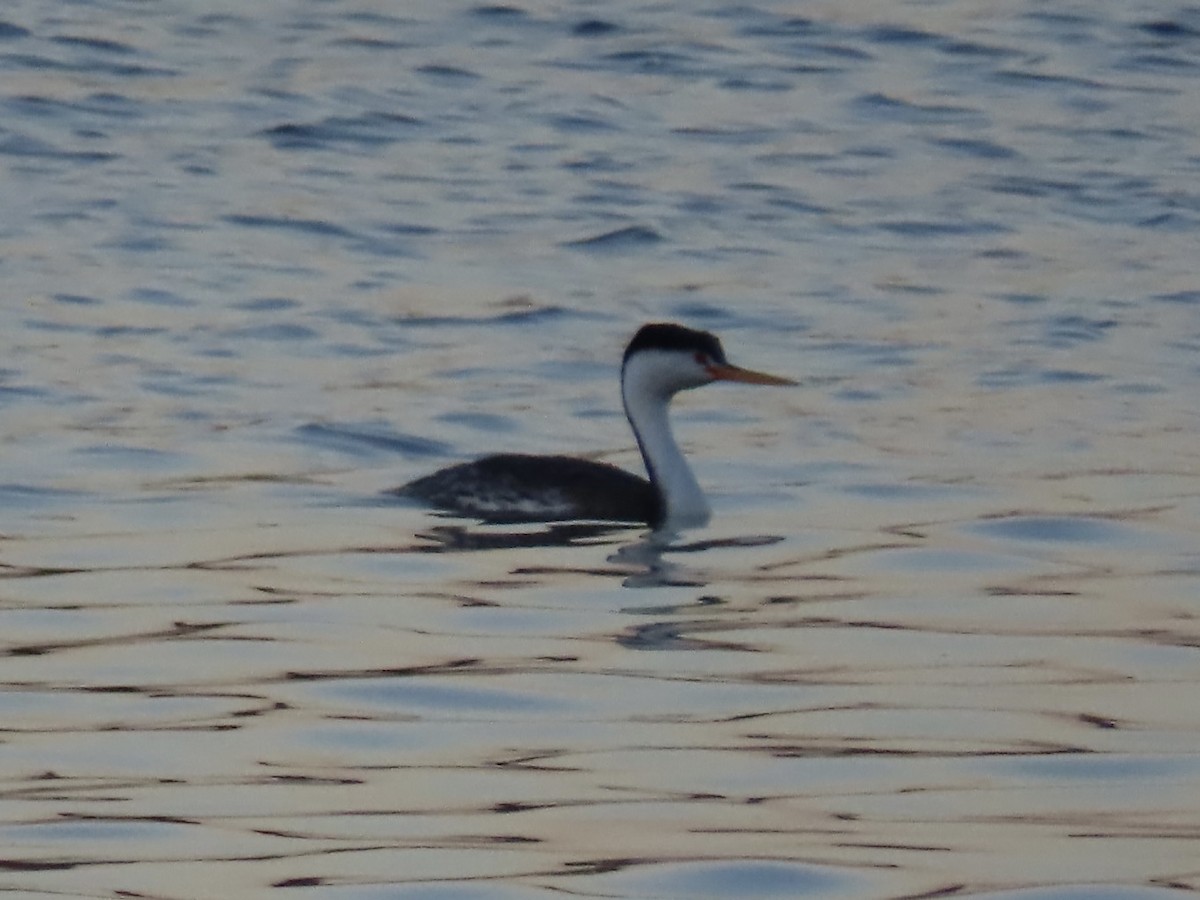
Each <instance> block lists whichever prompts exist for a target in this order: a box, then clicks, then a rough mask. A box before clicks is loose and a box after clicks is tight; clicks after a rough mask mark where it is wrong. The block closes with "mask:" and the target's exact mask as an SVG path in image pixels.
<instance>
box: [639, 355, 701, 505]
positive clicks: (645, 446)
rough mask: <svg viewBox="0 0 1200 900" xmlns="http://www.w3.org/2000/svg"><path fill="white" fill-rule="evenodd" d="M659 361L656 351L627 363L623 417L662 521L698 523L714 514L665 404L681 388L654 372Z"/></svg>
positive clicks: (667, 403) (668, 402) (667, 404)
mask: <svg viewBox="0 0 1200 900" xmlns="http://www.w3.org/2000/svg"><path fill="white" fill-rule="evenodd" d="M657 362H658V361H657V360H656V359H654V354H645V353H643V354H639V355H638V356H636V357H634V358H632V359H630V360H629V362H628V363H627V364H626V366H625V372H624V373H623V377H622V379H621V395H622V399H623V400H624V401H625V415H626V416H628V417H629V424H630V425H631V426H632V427H633V433H634V435H635V436H636V437H637V442H638V447H639V448H640V449H641V451H642V459H643V460H644V461H645V463H646V472H647V474H648V475H649V476H650V481H651V483H653V485H654V486H655V489H656V490H657V491H658V493H659V496H660V498H661V499H662V502H663V505H664V507H665V513H666V515H665V519H664V522H663V525H670V526H674V527H699V526H701V525H704V524H706V523H707V522H708V519H709V516H710V514H711V512H710V510H709V507H708V501H707V500H705V499H704V491H702V490H701V489H700V485H699V483H698V482H697V481H696V476H695V475H693V474H692V468H691V466H689V465H688V461H687V459H686V458H685V457H684V455H683V451H682V450H680V449H679V445H678V444H677V443H675V436H674V435H673V434H672V433H671V423H670V421H669V420H668V418H667V407H668V406H669V404H670V402H671V397H672V395H673V394H674V393H675V391H676V390H678V386H677V385H674V384H671V383H669V382H668V383H664V379H662V378H661V377H659V373H658V372H656V371H655V370H656V368H657Z"/></svg>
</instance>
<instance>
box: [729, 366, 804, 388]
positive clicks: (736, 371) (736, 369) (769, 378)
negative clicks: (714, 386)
mask: <svg viewBox="0 0 1200 900" xmlns="http://www.w3.org/2000/svg"><path fill="white" fill-rule="evenodd" d="M708 371H709V374H711V375H712V377H713V378H715V379H717V380H718V381H740V382H742V383H743V384H778V385H786V384H799V382H796V381H792V379H790V378H780V377H778V376H777V375H768V374H767V373H766V372H755V371H754V370H753V369H743V368H742V367H741V366H731V365H728V364H725V365H722V364H719V363H714V364H712V365H710V366H709V367H708Z"/></svg>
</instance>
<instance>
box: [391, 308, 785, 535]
mask: <svg viewBox="0 0 1200 900" xmlns="http://www.w3.org/2000/svg"><path fill="white" fill-rule="evenodd" d="M714 381H739V382H743V383H745V384H773V385H794V384H796V382H794V381H792V380H790V379H787V378H778V377H776V376H774V375H767V374H766V373H763V372H755V371H753V370H751V369H743V368H740V367H738V366H734V365H730V363H729V362H728V360H726V358H725V351H724V349H723V348H722V347H721V342H720V340H718V338H717V337H716V335H713V334H710V333H709V332H707V331H697V330H694V329H691V328H686V327H684V326H682V325H676V324H674V323H666V322H657V323H652V324H648V325H643V326H642V327H641V328H640V329H639V330H638V332H637V334H635V335H634V336H633V339H632V340H631V341H630V342H629V344H628V346H626V348H625V356H624V359H623V361H622V363H621V398H622V400H623V401H624V406H625V416H626V417H627V418H628V419H629V425H630V427H631V428H632V429H633V434H634V437H635V438H636V439H637V444H638V448H639V449H640V450H641V453H642V460H643V462H644V463H645V464H646V474H648V475H649V476H650V477H649V479H648V480H647V479H645V478H641V477H640V476H637V475H634V474H632V473H631V472H626V471H625V470H624V469H620V468H618V467H616V466H612V465H609V464H607V463H600V462H593V461H591V460H587V459H577V458H575V457H571V456H531V455H527V454H522V453H500V454H497V455H494V456H485V457H484V458H482V459H478V460H475V461H474V462H466V463H461V464H459V465H454V466H449V467H448V468H445V469H440V470H439V471H437V472H434V473H433V474H431V475H426V476H425V477H423V478H418V479H417V480H416V481H412V482H409V483H408V484H406V485H404V486H403V487H400V488H396V489H395V491H394V493H396V494H399V495H402V496H408V497H413V498H415V499H418V500H421V501H424V502H425V503H427V504H429V505H431V506H434V507H437V508H439V509H442V510H446V511H449V512H454V513H458V514H461V515H467V516H471V517H474V518H479V519H482V520H484V521H488V522H555V521H564V520H573V519H586V520H598V521H607V522H630V523H645V524H647V525H650V526H651V527H652V528H655V529H659V528H664V527H671V528H674V527H698V526H701V525H704V524H705V523H706V522H708V519H709V516H710V510H709V506H708V501H707V500H706V499H705V497H704V491H703V490H701V488H700V485H699V483H698V482H697V481H696V476H695V475H693V474H692V469H691V467H690V466H689V465H688V462H687V459H686V458H685V457H684V455H683V451H681V450H680V449H679V445H678V444H677V443H676V442H675V437H674V435H673V434H672V433H671V424H670V421H669V420H668V417H667V410H668V407H669V405H670V403H671V399H672V398H673V397H674V396H675V394H677V393H679V392H680V391H683V390H687V389H689V388H696V387H700V386H701V385H705V384H711V383H712V382H714Z"/></svg>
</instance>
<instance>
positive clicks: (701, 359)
mask: <svg viewBox="0 0 1200 900" xmlns="http://www.w3.org/2000/svg"><path fill="white" fill-rule="evenodd" d="M696 362H698V363H699V364H700V365H702V366H705V367H707V366H708V355H707V354H706V353H705V352H704V351H703V350H697V351H696Z"/></svg>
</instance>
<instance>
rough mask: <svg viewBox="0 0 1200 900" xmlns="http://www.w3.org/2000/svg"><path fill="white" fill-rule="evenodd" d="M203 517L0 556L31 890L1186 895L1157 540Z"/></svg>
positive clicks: (263, 506)
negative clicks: (1124, 563)
mask: <svg viewBox="0 0 1200 900" xmlns="http://www.w3.org/2000/svg"><path fill="white" fill-rule="evenodd" d="M206 490H207V492H208V493H210V494H213V495H214V496H213V499H214V500H215V501H216V502H215V503H213V504H212V505H211V506H209V507H208V514H209V516H210V518H211V519H212V521H209V522H207V523H206V524H204V525H202V526H200V525H198V526H196V527H191V528H179V529H176V530H174V531H172V532H170V533H159V534H155V533H154V532H151V531H141V532H136V533H133V532H129V531H125V532H124V533H121V532H116V533H114V532H112V531H110V530H108V529H107V528H106V527H105V525H104V521H105V519H106V518H107V515H106V513H105V510H104V509H103V507H100V506H93V507H91V508H84V509H81V510H80V511H79V513H77V515H76V517H75V519H74V522H73V525H72V528H71V532H72V534H71V535H70V536H68V535H67V534H61V533H60V534H56V535H53V536H47V537H43V538H38V537H36V536H30V537H27V538H25V539H23V540H20V541H17V542H15V543H12V544H11V545H10V547H9V548H8V550H9V552H8V554H7V556H6V559H7V560H8V565H9V566H10V567H11V568H10V569H9V570H8V578H7V580H6V582H5V583H6V585H7V588H6V593H7V594H8V595H9V596H10V597H13V598H16V597H18V596H19V597H20V602H10V603H9V605H8V607H7V608H6V609H5V611H4V614H3V616H4V619H5V624H6V633H7V634H8V635H9V636H10V637H9V639H8V641H7V656H8V661H7V663H6V664H5V672H6V675H5V683H6V691H5V693H4V694H3V699H2V703H3V713H4V720H5V725H4V738H5V748H4V756H5V760H6V764H5V771H6V773H7V774H6V775H5V777H4V782H3V787H2V790H3V796H4V797H5V799H6V800H7V801H8V802H7V809H8V812H7V815H6V819H5V824H4V825H3V826H0V840H3V842H4V845H5V846H6V847H7V848H8V850H7V851H6V853H5V854H4V858H3V859H2V860H0V867H2V868H3V870H4V873H5V875H4V881H5V883H6V884H7V885H9V886H12V887H19V886H23V889H26V890H36V889H39V888H45V887H46V886H47V885H53V889H54V890H56V891H67V892H71V891H75V892H79V893H83V894H86V895H107V894H108V893H109V892H110V891H117V890H121V891H132V892H135V893H143V894H146V895H150V896H176V895H178V887H177V886H178V885H179V884H189V885H190V886H189V889H188V890H187V892H186V893H187V894H188V895H189V896H193V895H194V896H209V895H215V894H216V893H219V892H225V893H226V894H228V893H229V892H232V893H235V894H237V895H239V896H243V895H244V896H249V895H253V894H255V893H256V892H258V891H260V890H266V889H268V888H269V887H270V886H272V885H275V886H291V887H296V888H301V887H313V888H315V887H321V888H322V893H328V894H329V895H330V896H335V897H343V896H344V897H355V898H357V897H378V896H414V897H417V896H421V897H424V896H453V897H461V896H467V897H470V896H481V897H482V896H501V897H503V896H508V895H511V896H536V895H538V894H540V893H542V892H548V893H547V895H552V894H554V893H555V892H557V891H565V892H567V893H570V894H572V895H582V896H631V897H643V896H644V897H706V896H713V897H716V896H772V897H783V896H802V895H803V896H808V895H811V896H821V897H825V896H901V895H918V894H922V893H925V892H928V891H930V890H970V889H972V888H976V887H979V888H981V887H985V886H1002V885H1006V884H1008V885H1021V884H1024V885H1030V884H1038V883H1055V884H1064V883H1070V882H1071V881H1089V882H1104V881H1112V882H1118V883H1124V884H1127V883H1131V882H1132V883H1136V882H1137V881H1140V880H1142V879H1158V878H1161V877H1163V873H1164V872H1167V871H1171V872H1174V873H1176V874H1177V877H1178V878H1180V879H1184V880H1186V878H1187V872H1188V871H1189V869H1188V866H1189V865H1190V863H1189V860H1191V859H1192V858H1193V851H1194V847H1195V841H1196V824H1197V823H1196V818H1195V814H1196V808H1195V802H1194V798H1195V796H1197V794H1196V790H1197V788H1198V787H1200V770H1198V766H1197V756H1196V753H1195V738H1196V723H1197V719H1196V712H1197V707H1196V700H1195V691H1194V676H1195V671H1196V669H1195V666H1196V662H1195V652H1196V643H1197V642H1196V638H1195V634H1194V629H1192V628H1191V627H1190V625H1191V620H1180V619H1178V617H1177V612H1178V610H1180V609H1181V606H1180V604H1181V603H1185V602H1187V600H1188V599H1189V598H1188V597H1186V596H1185V593H1186V590H1187V589H1188V588H1189V587H1190V585H1186V586H1185V584H1184V582H1185V581H1186V579H1184V577H1183V575H1182V574H1172V572H1171V571H1169V570H1167V571H1161V572H1158V573H1157V574H1156V573H1155V572H1154V571H1149V572H1146V571H1144V570H1143V577H1139V578H1138V579H1137V580H1138V581H1139V583H1153V584H1154V585H1155V587H1156V596H1155V597H1154V600H1153V603H1150V604H1147V603H1142V604H1140V605H1134V604H1132V603H1131V598H1130V594H1129V592H1128V582H1129V580H1130V578H1131V577H1132V576H1133V574H1134V573H1131V572H1124V571H1123V570H1122V567H1121V566H1120V565H1116V566H1115V565H1114V554H1116V555H1118V556H1119V555H1120V554H1122V553H1126V552H1132V553H1134V554H1136V558H1137V559H1138V560H1140V561H1141V562H1142V564H1143V566H1144V567H1145V568H1146V569H1153V568H1154V567H1155V566H1158V565H1161V564H1162V563H1163V562H1164V561H1165V560H1168V559H1170V558H1172V556H1173V554H1175V553H1177V552H1179V551H1180V550H1182V549H1183V548H1179V547H1175V546H1173V544H1174V542H1173V540H1172V539H1171V538H1170V536H1169V535H1164V534H1156V533H1155V530H1154V528H1153V525H1154V523H1153V520H1152V518H1150V517H1148V516H1147V515H1146V514H1142V513H1139V514H1136V515H1131V516H1128V517H1125V516H1120V515H1116V514H1115V511H1114V514H1113V515H1109V516H1106V517H1104V518H1100V519H1094V518H1088V517H1078V516H1064V515H1056V516H1049V515H1047V514H1046V513H1045V512H1042V513H1040V514H1038V515H1034V514H1032V512H1031V513H1022V514H1019V515H1005V516H1003V517H999V518H993V517H990V516H988V515H986V514H983V515H975V516H973V517H971V518H966V519H964V518H962V517H960V515H959V514H961V513H962V512H964V511H965V508H966V507H967V506H970V505H972V504H978V503H979V500H978V497H979V495H980V492H978V491H966V492H964V495H965V496H966V497H967V498H969V499H968V500H967V501H964V500H963V499H962V498H961V497H959V498H957V499H947V500H942V501H940V502H934V501H930V502H928V503H925V504H923V505H922V511H923V512H924V513H926V514H928V517H929V518H931V519H938V518H941V519H942V521H943V522H944V524H938V523H937V522H925V523H922V524H914V523H908V522H906V521H904V520H895V519H892V520H888V519H882V520H880V521H878V522H877V523H876V525H875V528H874V534H873V536H872V535H870V534H865V533H864V532H863V526H864V524H865V520H864V519H862V518H861V517H860V516H859V515H858V513H845V512H839V509H840V507H838V506H836V505H832V506H822V505H821V504H820V502H819V500H818V498H813V497H811V496H810V497H809V500H808V503H807V505H808V506H809V508H810V511H811V515H812V516H813V517H815V518H816V519H821V518H825V520H826V521H827V523H828V526H827V527H811V528H806V529H803V530H802V531H800V532H797V533H796V534H795V537H787V536H779V535H776V536H770V537H768V536H765V535H763V536H758V537H743V536H738V535H737V534H736V533H735V532H734V531H730V530H728V528H736V527H737V525H738V524H740V522H741V521H742V520H740V519H739V518H738V517H737V516H736V515H735V516H733V517H732V518H733V522H732V523H729V524H728V525H727V526H726V528H725V529H719V528H718V529H714V530H713V533H711V534H706V535H703V536H699V535H697V536H686V535H685V536H682V537H677V538H676V539H675V540H674V541H673V542H672V543H671V544H669V545H668V546H666V547H663V546H661V545H659V546H651V545H650V544H649V543H648V542H647V538H645V537H642V536H639V535H638V534H637V533H636V532H634V531H622V530H614V529H612V528H610V527H601V526H591V525H555V526H550V527H548V528H536V527H530V528H524V529H519V530H516V531H515V532H514V530H513V529H511V528H499V527H494V526H467V525H462V524H450V523H447V524H439V523H437V522H436V520H433V521H430V520H428V519H426V518H425V515H424V514H423V513H422V512H421V511H419V510H406V509H404V508H402V507H393V506H385V505H376V504H366V505H358V506H342V507H331V506H325V505H320V504H318V505H313V504H309V505H308V507H307V509H305V507H304V504H303V503H301V504H300V505H299V506H297V505H296V504H295V502H294V501H295V500H297V499H299V498H300V494H299V492H301V491H303V490H307V489H306V488H304V487H302V486H301V487H298V488H297V492H296V493H289V492H286V491H285V492H283V493H282V494H274V492H271V491H268V490H265V489H263V488H262V487H261V485H260V484H258V483H256V482H253V481H251V482H249V483H245V484H237V483H236V482H233V481H230V482H228V483H226V484H224V485H223V486H221V487H220V488H218V489H212V488H208V489H206ZM809 493H810V494H812V493H813V492H812V491H810V492H809ZM815 493H817V494H819V493H821V492H820V491H817V492H815ZM951 493H953V492H951ZM239 495H241V500H238V499H237V498H238V496H239ZM222 496H223V497H224V500H228V501H231V502H229V503H228V504H226V503H225V502H223V501H222V499H221V497H222ZM289 498H291V499H290V501H289ZM247 500H252V501H253V502H250V503H247V502H245V501H247ZM281 501H285V502H281ZM191 502H192V503H195V500H194V499H193V501H191ZM206 505H207V504H205V503H196V504H195V506H194V507H191V508H197V509H200V510H203V509H204V508H205V506H206ZM228 507H234V508H233V509H229V508H228ZM250 509H253V510H255V513H254V515H255V516H256V517H257V520H258V523H259V524H252V525H250V526H247V525H245V524H243V525H242V526H240V527H239V526H238V525H237V524H236V523H237V521H238V520H239V519H242V520H244V518H245V516H246V512H247V511H248V510H250ZM882 509H887V507H877V508H876V513H879V512H880V511H881V510H882ZM1047 509H1048V508H1047ZM298 510H304V512H303V514H302V515H301V516H299V518H301V519H303V520H304V521H303V522H300V523H292V524H288V523H287V522H286V521H285V520H287V519H290V518H296V516H295V515H294V513H295V512H296V511H298ZM938 513H941V514H942V515H941V516H939V515H937V514H938ZM839 515H846V516H847V517H848V518H853V519H854V520H855V527H854V528H853V529H850V528H847V527H845V522H842V521H839ZM726 518H730V517H726ZM787 518H788V517H787V516H781V515H775V516H772V515H771V514H770V513H769V512H767V511H765V510H764V511H761V515H759V516H757V517H756V518H755V524H757V525H766V526H768V527H769V526H770V525H772V524H776V525H779V524H782V523H783V522H784V520H785V519H787ZM1148 518H1150V521H1148ZM127 521H131V519H129V518H127ZM267 524H270V527H266V528H264V527H263V525H267ZM408 528H411V530H410V531H408V535H409V536H408V537H405V531H406V529H408ZM1047 530H1050V531H1052V532H1053V537H1052V539H1050V540H1047V536H1046V534H1045V533H1044V532H1046V531H1047ZM385 535H394V536H395V539H394V540H384V541H379V540H378V539H379V538H380V537H382V536H385ZM514 536H515V537H516V538H517V539H515V540H514ZM372 538H373V539H374V542H372V541H371V539H372ZM550 545H553V546H550ZM64 547H69V548H70V552H69V553H65V554H64V553H63V549H64ZM1127 547H1129V548H1133V549H1132V550H1130V551H1127V550H1126V549H1125V548H1127ZM51 555H57V556H60V557H62V556H66V557H69V558H73V559H77V560H87V564H86V565H74V566H69V567H68V566H61V567H51V566H50V565H48V560H47V558H48V557H49V556H51ZM910 557H915V559H910ZM136 559H143V560H145V561H146V562H145V563H144V564H141V565H138V564H135V563H134V560H136ZM105 560H107V564H105V563H104V561H105ZM1103 560H1107V562H1106V563H1104V562H1102V561H1103ZM1117 562H1118V563H1119V560H1117ZM647 578H649V579H653V580H654V584H653V586H652V587H651V586H648V585H647V581H646V580H645V579H647ZM1147 579H1148V580H1147ZM630 587H635V588H645V590H637V589H635V590H633V591H630V589H629V588H630ZM1172 588H1174V589H1175V590H1176V591H1177V593H1176V595H1175V597H1174V599H1173V598H1172V596H1171V590H1172ZM669 651H673V652H669ZM1014 857H1019V858H1020V871H1019V873H1018V872H1016V871H1014V870H1013V868H1012V866H1013V862H1012V860H1013V859H1014ZM216 862H220V863H221V864H222V867H221V869H220V874H219V875H213V874H212V870H211V865H212V864H213V863H216ZM156 863H160V864H161V865H155V864H156ZM189 869H194V870H195V871H196V872H197V873H198V874H197V875H196V876H195V877H196V878H197V879H201V881H200V882H199V883H195V884H193V883H192V882H189V881H188V879H189V878H190V877H192V876H189V874H188V872H189ZM201 872H202V873H204V874H203V875H201V874H199V873H201ZM173 885H174V886H175V887H173ZM421 885H426V886H427V887H428V888H429V890H430V891H431V892H429V893H423V892H422V890H424V889H422V888H421V887H420V886H421ZM439 885H440V888H439V887H437V886H439ZM451 885H456V886H457V887H455V888H453V889H451V888H450V886H451ZM956 885H962V888H956V887H955V886H956ZM383 886H389V887H388V888H387V889H386V890H385V889H384V887H383ZM401 886H407V888H403V887H401ZM435 888H437V889H436V890H435ZM1131 890H1132V888H1131ZM406 891H407V892H406ZM440 891H445V893H439V892H440ZM1013 896H1014V897H1016V896H1018V895H1017V894H1014V895H1013ZM1047 896H1054V897H1060V896H1061V897H1068V896H1072V895H1071V894H1069V893H1062V894H1052V895H1047ZM1086 896H1093V895H1091V894H1087V895H1086ZM1094 896H1104V895H1103V894H1095V895H1094ZM1114 896H1123V897H1124V896H1146V897H1152V896H1153V893H1152V892H1140V893H1118V894H1116V895H1114Z"/></svg>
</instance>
